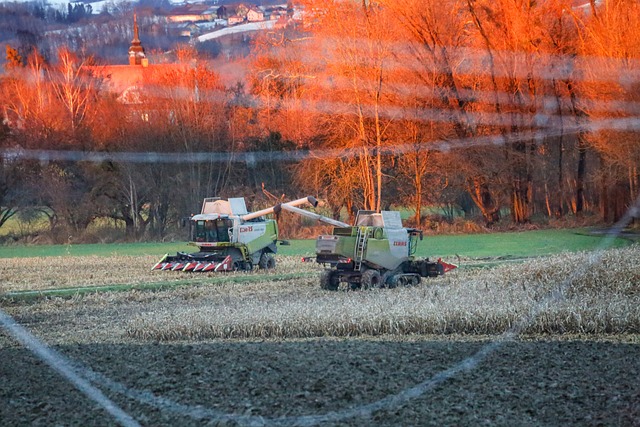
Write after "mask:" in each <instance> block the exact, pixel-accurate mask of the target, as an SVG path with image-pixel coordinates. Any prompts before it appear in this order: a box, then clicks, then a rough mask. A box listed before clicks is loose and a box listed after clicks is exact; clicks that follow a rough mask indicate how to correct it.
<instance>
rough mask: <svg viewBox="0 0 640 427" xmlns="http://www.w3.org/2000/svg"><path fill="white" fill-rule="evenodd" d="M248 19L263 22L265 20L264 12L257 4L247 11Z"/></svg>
mask: <svg viewBox="0 0 640 427" xmlns="http://www.w3.org/2000/svg"><path fill="white" fill-rule="evenodd" d="M247 21H249V22H261V21H264V12H263V11H262V9H260V8H258V7H257V6H251V7H250V8H249V11H248V12H247Z"/></svg>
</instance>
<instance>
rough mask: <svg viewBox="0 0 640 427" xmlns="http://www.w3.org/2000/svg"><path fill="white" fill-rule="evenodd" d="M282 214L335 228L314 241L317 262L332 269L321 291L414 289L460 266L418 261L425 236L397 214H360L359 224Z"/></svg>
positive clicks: (326, 272) (323, 278)
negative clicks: (425, 279) (343, 286)
mask: <svg viewBox="0 0 640 427" xmlns="http://www.w3.org/2000/svg"><path fill="white" fill-rule="evenodd" d="M282 209H285V210H288V211H291V212H295V213H298V214H300V215H303V216H306V217H309V218H313V219H316V220H318V221H322V222H325V223H328V224H331V225H333V231H332V233H331V234H330V235H321V236H318V237H317V239H316V257H315V258H316V262H318V263H321V264H324V265H325V266H329V268H328V269H325V270H324V271H323V273H322V276H321V279H320V285H321V287H322V288H323V289H327V290H337V289H338V287H339V285H340V283H343V282H344V283H347V284H348V285H349V287H350V288H351V289H357V288H365V289H366V288H372V287H395V286H398V285H409V284H411V285H415V284H418V283H420V278H421V277H435V276H439V275H442V274H444V273H445V272H447V271H450V270H453V269H454V268H456V267H457V266H456V265H454V264H449V263H446V262H444V261H442V260H441V259H438V260H437V261H430V260H429V259H416V258H415V256H414V254H415V252H416V249H417V246H418V239H420V240H422V231H420V230H418V229H415V228H405V227H403V226H402V219H401V217H400V213H399V212H397V211H382V212H380V213H377V212H374V211H364V210H361V211H359V212H358V215H357V216H356V220H355V225H349V224H347V223H344V222H342V221H337V220H334V219H331V218H327V217H324V216H322V215H318V214H315V213H312V212H309V211H305V210H303V209H299V208H296V207H294V206H284V205H283V206H282Z"/></svg>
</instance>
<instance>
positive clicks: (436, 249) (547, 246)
mask: <svg viewBox="0 0 640 427" xmlns="http://www.w3.org/2000/svg"><path fill="white" fill-rule="evenodd" d="M603 240H604V239H603V236H602V235H594V234H591V232H590V231H589V230H587V229H584V230H535V231H523V232H517V233H492V234H471V235H436V236H428V235H427V236H425V237H424V240H423V241H422V242H420V245H419V246H418V252H417V253H416V255H417V256H423V257H434V256H436V257H437V256H443V257H445V256H456V255H459V256H461V257H469V258H477V257H510V256H511V257H522V256H539V255H549V254H554V253H558V252H563V251H570V252H575V251H583V250H591V249H594V248H596V247H598V246H599V245H600V244H602V243H603ZM289 243H290V245H288V246H284V245H279V246H278V253H280V254H282V255H291V256H299V255H313V254H314V250H315V240H312V239H307V240H290V241H289ZM627 244H629V241H628V240H626V239H622V238H616V239H614V240H613V241H612V242H607V246H611V247H620V246H624V245H627ZM194 250H195V247H193V246H189V245H188V244H187V243H186V242H171V243H128V244H124V243H114V244H79V245H29V246H25V245H16V246H0V258H15V257H41V256H83V255H98V256H116V255H154V256H158V257H159V256H162V255H164V254H165V253H173V252H177V251H187V252H188V251H191V252H193V251H194Z"/></svg>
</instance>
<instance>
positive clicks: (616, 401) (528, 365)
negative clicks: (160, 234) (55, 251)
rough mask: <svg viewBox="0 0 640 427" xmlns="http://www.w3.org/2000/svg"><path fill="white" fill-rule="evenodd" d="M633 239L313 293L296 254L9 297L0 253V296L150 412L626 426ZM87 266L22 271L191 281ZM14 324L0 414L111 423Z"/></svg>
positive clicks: (88, 370) (312, 272)
mask: <svg viewBox="0 0 640 427" xmlns="http://www.w3.org/2000/svg"><path fill="white" fill-rule="evenodd" d="M639 252H640V251H639V250H638V248H637V247H636V248H632V249H627V250H622V251H614V252H611V253H607V254H605V255H603V256H602V257H599V258H598V259H597V260H596V261H595V262H594V260H593V258H589V257H586V258H585V257H584V256H583V257H582V258H580V256H574V255H566V256H564V257H556V258H557V259H555V260H554V261H551V260H542V262H541V260H534V261H530V262H525V263H522V264H518V265H505V266H501V267H496V268H492V269H490V270H478V269H468V270H465V269H460V270H459V271H457V272H455V273H452V274H451V275H449V276H445V277H442V278H438V279H434V280H432V281H424V282H423V284H421V285H420V286H417V287H412V288H398V289H381V290H374V291H367V292H333V293H331V292H324V291H321V290H320V289H319V287H318V286H317V273H318V270H317V267H314V266H300V267H296V268H299V270H296V272H297V273H300V277H297V278H292V279H286V278H283V277H278V273H277V272H275V273H273V274H272V275H271V276H266V277H265V279H264V280H259V281H255V282H246V283H243V282H242V281H233V280H231V279H238V278H237V277H235V276H232V275H229V276H227V277H228V278H229V279H230V280H229V281H215V280H218V279H216V278H215V277H216V276H207V277H208V278H209V280H211V283H210V284H207V283H206V279H203V278H202V277H200V278H197V279H190V280H194V284H185V285H184V286H180V287H175V288H171V289H166V288H162V289H160V290H156V291H150V290H138V289H135V288H133V289H128V290H124V291H120V292H100V293H92V294H84V295H78V296H74V297H65V298H60V297H37V298H18V297H16V296H15V295H14V296H8V295H10V294H8V292H11V291H14V292H15V291H17V290H26V289H27V288H28V287H27V286H26V285H24V284H22V285H19V284H18V282H19V281H20V280H23V279H20V278H19V277H20V275H19V274H17V272H18V269H19V268H24V263H25V261H24V260H23V261H21V264H20V265H19V266H18V265H17V264H16V265H14V264H13V263H12V261H11V260H1V263H2V264H1V265H0V272H1V273H2V285H0V286H2V287H3V288H2V290H1V291H2V294H3V295H4V297H2V298H1V299H0V304H1V307H2V310H3V311H4V312H5V313H7V314H8V315H10V316H11V317H12V318H13V319H15V321H16V322H17V323H18V324H20V325H22V326H23V327H24V328H26V330H27V331H29V332H30V333H31V334H33V335H34V336H35V337H37V338H38V340H40V342H42V343H44V344H46V345H47V346H48V348H49V349H50V350H53V351H54V352H55V354H57V355H59V358H55V357H54V359H53V362H52V363H53V365H54V366H56V365H58V367H60V366H62V365H64V363H66V362H69V363H71V368H72V371H73V372H74V373H75V374H77V375H78V376H79V377H81V378H83V379H85V380H87V381H88V382H89V383H90V384H91V385H92V386H93V387H96V388H97V389H98V390H100V391H101V392H102V393H104V395H105V396H106V399H109V401H110V402H113V403H114V404H115V405H117V406H118V407H119V408H121V409H122V410H123V411H124V413H125V414H127V415H128V416H130V417H131V419H133V420H134V422H135V423H139V424H140V425H145V426H177V425H322V426H329V425H331V426H333V425H340V426H342V425H352V426H361V425H376V426H398V425H403V426H426V425H438V426H441V425H456V426H460V425H473V426H476V425H491V426H494V425H501V426H514V425H518V426H566V425H574V426H636V425H640V385H639V384H640V381H639V380H638V379H639V378H640V357H639V356H640V328H639V326H638V325H640V314H639V310H640V308H639V306H640V290H639V287H640V277H639V275H640V272H639V271H638V265H640V262H639V260H640V254H639ZM620 259H625V260H627V261H628V262H627V263H626V264H625V266H626V267H620V266H618V267H616V269H615V271H613V268H612V267H611V266H612V265H613V261H615V260H620ZM94 261H95V260H93V259H88V260H81V261H78V262H80V264H82V263H83V262H86V263H88V265H92V264H91V263H93V262H94ZM137 261H139V262H140V263H142V261H144V264H143V265H146V264H147V262H146V261H147V260H137ZM34 262H36V261H34ZM287 262H292V263H293V262H294V261H293V260H286V259H285V260H282V262H281V265H282V264H286V263H287ZM109 264H110V265H114V264H113V263H112V262H109ZM567 264H569V265H572V266H573V267H572V268H566V269H563V268H565V267H562V266H565V265H567ZM74 265H76V266H78V263H77V262H76V263H75V264H74ZM127 265H130V264H127ZM134 265H135V264H134ZM618 265H619V263H618ZM80 267H82V265H80ZM577 267H580V268H582V270H583V273H581V274H577V275H576V274H575V272H576V271H577ZM126 268H129V267H123V270H126ZM79 270H80V271H85V269H83V268H79ZM572 271H573V272H574V277H573V279H572V280H567V279H566V277H568V276H571V274H572V273H571V272H572ZM30 274H31V273H30ZM91 274H93V277H89V276H88V275H89V273H82V274H80V275H79V277H76V278H75V279H69V276H71V275H72V274H71V273H70V272H69V271H66V272H65V271H64V270H61V271H56V270H55V269H51V268H49V269H47V267H45V266H43V267H41V269H40V274H39V275H38V274H35V273H34V274H33V275H32V276H31V279H30V280H31V282H30V283H31V285H29V286H31V287H33V288H34V289H45V288H51V287H52V286H51V283H53V282H55V283H58V284H59V286H61V287H68V286H71V285H73V284H76V285H78V286H88V285H91V284H92V283H93V284H94V285H95V286H101V285H107V284H114V283H118V284H123V285H124V284H136V283H141V282H144V281H147V282H149V281H154V280H155V281H159V280H162V281H165V280H168V281H178V282H180V281H184V280H185V278H184V277H182V276H180V277H176V276H172V277H170V278H168V277H167V274H168V275H169V276H171V274H172V273H165V272H158V273H157V274H159V275H161V279H159V278H158V275H156V274H155V273H153V274H154V275H152V276H149V274H151V273H149V272H148V271H147V268H140V269H139V274H140V276H141V278H138V277H137V276H136V274H137V273H136V271H134V270H131V271H128V272H126V274H123V273H122V272H114V273H113V274H112V277H111V278H110V279H109V278H107V277H106V276H105V275H107V274H109V273H108V272H105V273H96V272H95V271H94V272H93V273H91ZM257 274H259V273H251V274H248V275H247V277H253V276H254V275H257ZM190 277H192V278H193V276H190ZM39 278H42V280H40V279H39ZM203 280H204V282H205V283H203V282H202V281H203ZM42 281H44V283H43V282H42ZM23 283H24V282H23ZM522 319H525V320H524V321H523V322H522ZM519 322H521V323H520V324H519ZM507 330H511V331H512V332H513V333H514V336H513V337H511V336H505V335H502V332H504V331H507ZM9 331H10V328H8V327H6V325H5V326H4V327H0V378H1V379H2V381H0V420H2V423H1V424H2V425H6V426H25V425H35V426H38V425H41V426H54V425H61V426H62V425H64V426H76V425H77V426H88V425H91V426H100V425H105V426H107V425H117V424H118V423H119V421H118V420H117V419H116V418H114V417H113V416H112V415H111V414H110V413H109V412H107V410H106V409H105V408H104V406H101V405H100V404H98V403H96V402H95V401H94V400H92V399H91V398H89V397H88V395H87V393H86V392H82V391H80V390H78V389H77V388H76V387H74V386H73V385H72V384H71V383H70V382H69V381H68V380H67V379H66V378H65V377H63V376H62V375H61V374H59V373H58V372H57V371H56V370H54V369H52V368H51V367H50V366H49V364H47V363H45V362H44V361H42V360H41V359H40V358H38V357H37V356H36V355H35V354H34V353H33V352H32V351H30V350H29V349H27V348H26V347H24V346H23V345H21V344H20V343H19V342H18V341H17V340H16V338H15V337H14V335H13V333H10V332H9ZM511 338H513V339H511ZM133 425H135V424H133Z"/></svg>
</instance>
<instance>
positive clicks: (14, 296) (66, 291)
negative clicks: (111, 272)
mask: <svg viewBox="0 0 640 427" xmlns="http://www.w3.org/2000/svg"><path fill="white" fill-rule="evenodd" d="M196 274H197V273H196ZM308 276H309V273H308V272H305V273H286V274H278V275H273V276H270V275H266V276H265V275H251V276H236V275H234V276H230V277H229V276H222V277H214V278H209V279H206V280H179V281H175V282H154V283H137V284H122V285H104V286H75V287H72V288H57V289H40V290H34V291H12V292H6V293H4V294H2V295H1V296H0V297H1V298H2V299H8V300H12V301H21V302H29V301H37V300H40V299H45V298H52V297H55V298H72V297H75V296H78V295H85V294H91V293H101V292H127V291H133V290H140V291H162V290H166V289H173V288H177V287H180V286H198V285H212V284H219V283H254V282H261V281H264V280H265V279H266V280H272V281H274V282H281V281H285V280H291V279H300V278H303V277H308Z"/></svg>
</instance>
